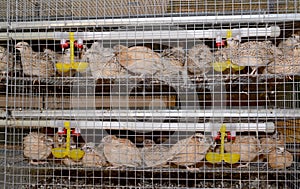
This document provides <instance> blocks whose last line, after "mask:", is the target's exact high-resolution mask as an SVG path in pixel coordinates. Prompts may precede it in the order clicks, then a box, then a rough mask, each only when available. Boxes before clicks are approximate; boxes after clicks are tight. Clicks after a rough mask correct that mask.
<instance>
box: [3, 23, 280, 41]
mask: <svg viewBox="0 0 300 189" xmlns="http://www.w3.org/2000/svg"><path fill="white" fill-rule="evenodd" d="M228 31H229V30H226V29H207V30H153V31H112V32H74V37H75V39H82V40H95V39H97V40H109V41H111V40H146V41H147V40H150V41H151V40H154V39H157V40H170V39H173V40H179V39H195V38H210V39H214V38H217V37H218V36H219V37H222V38H226V36H227V33H228ZM230 31H231V32H232V35H233V36H235V35H239V36H240V37H253V36H255V37H266V36H270V37H278V36H279V35H280V28H279V27H278V26H271V27H260V28H238V29H231V30H230ZM68 38H69V33H68V32H14V33H0V40H7V39H14V40H41V39H49V40H61V39H68Z"/></svg>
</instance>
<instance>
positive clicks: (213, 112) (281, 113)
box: [0, 109, 300, 120]
mask: <svg viewBox="0 0 300 189" xmlns="http://www.w3.org/2000/svg"><path fill="white" fill-rule="evenodd" d="M0 117H2V118H9V117H11V118H16V119H77V120H87V119H91V120H100V119H110V120H111V119H118V120H128V119H131V118H135V119H145V118H149V117H151V118H157V119H164V118H197V117H198V118H262V119H265V120H266V119H275V118H276V119H277V118H290V119H293V118H299V117H300V109H260V110H259V109H210V110H192V109H191V110H182V109H181V110H128V109H126V110H118V109H115V110H21V111H18V110H13V111H9V112H6V111H5V110H0Z"/></svg>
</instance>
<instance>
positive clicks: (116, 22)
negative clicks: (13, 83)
mask: <svg viewBox="0 0 300 189" xmlns="http://www.w3.org/2000/svg"><path fill="white" fill-rule="evenodd" d="M283 20H284V21H285V22H287V21H298V20H300V14H299V13H295V14H257V15H226V16H180V17H171V16H170V17H155V18H113V19H89V20H61V21H60V20H55V21H37V22H11V23H10V25H7V22H1V23H0V28H7V27H8V28H9V29H27V28H28V29H29V28H30V29H35V28H40V29H41V28H45V29H47V28H55V27H59V28H63V27H85V26H94V27H105V26H120V25H121V26H124V25H161V24H165V25H167V24H193V23H238V22H246V23H249V22H254V23H258V22H262V23H263V22H282V21H283Z"/></svg>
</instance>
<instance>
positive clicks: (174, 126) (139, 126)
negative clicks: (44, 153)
mask: <svg viewBox="0 0 300 189" xmlns="http://www.w3.org/2000/svg"><path fill="white" fill-rule="evenodd" d="M70 124H71V127H72V128H75V127H76V128H80V129H115V130H145V131H170V130H171V131H174V130H175V131H205V132H210V131H211V128H212V126H211V123H151V122H111V121H70ZM225 124H226V128H227V130H234V131H237V132H246V131H247V132H257V131H258V132H267V133H272V132H274V130H275V126H274V123H272V122H265V123H225ZM6 125H13V126H14V127H60V126H62V125H63V121H61V120H56V121H53V120H50V121H46V120H0V126H6Z"/></svg>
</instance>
